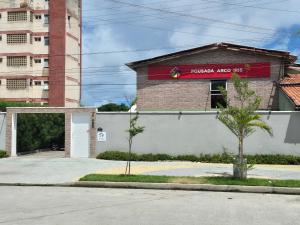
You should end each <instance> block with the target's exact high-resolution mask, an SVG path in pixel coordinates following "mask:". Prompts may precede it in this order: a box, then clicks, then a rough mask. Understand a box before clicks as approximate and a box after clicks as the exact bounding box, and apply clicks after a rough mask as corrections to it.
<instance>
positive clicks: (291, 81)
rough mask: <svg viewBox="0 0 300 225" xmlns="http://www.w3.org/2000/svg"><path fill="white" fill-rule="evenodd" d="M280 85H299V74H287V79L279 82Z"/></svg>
mask: <svg viewBox="0 0 300 225" xmlns="http://www.w3.org/2000/svg"><path fill="white" fill-rule="evenodd" d="M280 84H281V85H295V84H299V85H300V74H289V75H288V76H287V77H285V78H284V79H282V80H281V81H280Z"/></svg>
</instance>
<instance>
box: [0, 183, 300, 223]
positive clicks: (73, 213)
mask: <svg viewBox="0 0 300 225" xmlns="http://www.w3.org/2000/svg"><path fill="white" fill-rule="evenodd" d="M0 192H1V195H0V202H1V204H0V224H7V225H70V224H72V225H87V224H88V225H123V224H124V225H177V224H178V225H183V224H191V225H193V224H195V225H196V224H197V225H198V224H205V225H250V224H253V225H260V224H261V225H262V224H263V225H297V224H299V212H300V196H291V195H269V194H267V195H266V194H245V193H244V194H242V193H222V192H192V191H190V192H187V191H159V190H128V189H97V188H57V187H56V188H54V187H0Z"/></svg>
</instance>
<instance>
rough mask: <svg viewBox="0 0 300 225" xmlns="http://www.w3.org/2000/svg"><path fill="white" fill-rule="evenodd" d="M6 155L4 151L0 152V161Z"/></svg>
mask: <svg viewBox="0 0 300 225" xmlns="http://www.w3.org/2000/svg"><path fill="white" fill-rule="evenodd" d="M6 157H8V155H7V154H6V151H3V150H0V159H1V158H6Z"/></svg>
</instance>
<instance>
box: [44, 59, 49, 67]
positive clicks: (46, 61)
mask: <svg viewBox="0 0 300 225" xmlns="http://www.w3.org/2000/svg"><path fill="white" fill-rule="evenodd" d="M48 67H49V59H44V68H48Z"/></svg>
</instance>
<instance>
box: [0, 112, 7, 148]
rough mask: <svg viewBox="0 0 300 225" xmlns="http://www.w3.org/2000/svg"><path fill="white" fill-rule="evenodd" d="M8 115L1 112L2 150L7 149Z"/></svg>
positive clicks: (0, 132)
mask: <svg viewBox="0 0 300 225" xmlns="http://www.w3.org/2000/svg"><path fill="white" fill-rule="evenodd" d="M5 136H6V113H1V112H0V150H4V149H5Z"/></svg>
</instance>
